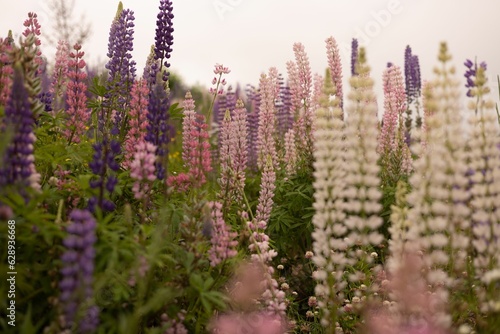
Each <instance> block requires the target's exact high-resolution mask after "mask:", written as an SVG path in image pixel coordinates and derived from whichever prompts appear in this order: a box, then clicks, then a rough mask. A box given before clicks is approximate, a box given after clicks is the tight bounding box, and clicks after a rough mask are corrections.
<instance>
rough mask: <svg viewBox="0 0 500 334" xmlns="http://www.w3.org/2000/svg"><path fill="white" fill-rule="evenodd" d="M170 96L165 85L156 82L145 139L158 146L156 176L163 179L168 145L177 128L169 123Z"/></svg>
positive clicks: (151, 98) (149, 105)
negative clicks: (164, 87)
mask: <svg viewBox="0 0 500 334" xmlns="http://www.w3.org/2000/svg"><path fill="white" fill-rule="evenodd" d="M168 118H169V115H168V96H167V93H166V92H165V89H163V86H162V85H160V84H156V85H155V86H154V87H153V91H152V92H150V93H149V104H148V121H149V123H148V126H147V133H146V136H145V140H146V141H148V142H150V143H151V144H153V145H155V146H156V156H157V157H158V159H157V161H156V163H155V168H156V177H157V178H158V179H159V180H163V179H164V178H165V175H166V161H164V160H166V159H165V157H167V156H168V148H167V145H168V143H169V142H170V140H171V138H172V137H173V136H174V134H175V129H174V128H173V127H172V126H171V125H169V124H168Z"/></svg>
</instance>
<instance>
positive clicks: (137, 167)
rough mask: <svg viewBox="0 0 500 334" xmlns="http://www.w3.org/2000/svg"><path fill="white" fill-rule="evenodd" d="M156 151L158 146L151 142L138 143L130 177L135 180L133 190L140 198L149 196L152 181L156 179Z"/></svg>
mask: <svg viewBox="0 0 500 334" xmlns="http://www.w3.org/2000/svg"><path fill="white" fill-rule="evenodd" d="M155 152H156V147H155V146H154V145H153V144H151V143H148V142H145V141H140V142H138V143H136V152H135V153H134V160H133V161H132V162H131V164H130V177H131V178H132V179H134V180H135V182H134V185H133V186H132V191H133V192H134V197H135V198H136V199H138V200H141V199H147V198H148V197H149V193H150V192H151V188H152V186H151V183H152V182H153V181H154V180H156V175H155V160H156V155H155Z"/></svg>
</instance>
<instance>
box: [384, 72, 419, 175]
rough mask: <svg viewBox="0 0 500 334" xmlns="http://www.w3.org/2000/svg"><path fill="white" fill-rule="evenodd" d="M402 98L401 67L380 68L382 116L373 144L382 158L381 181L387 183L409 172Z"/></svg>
mask: <svg viewBox="0 0 500 334" xmlns="http://www.w3.org/2000/svg"><path fill="white" fill-rule="evenodd" d="M406 101H407V100H406V94H405V88H404V84H403V76H402V74H401V69H400V68H399V67H398V66H395V65H393V66H391V67H389V68H387V69H386V70H385V71H384V116H383V125H382V131H381V133H380V136H379V139H378V147H377V151H378V153H379V154H380V155H381V157H382V173H383V174H382V180H383V181H384V182H387V183H389V184H391V183H392V182H391V180H392V179H394V180H396V181H397V180H398V179H399V178H400V176H401V175H402V174H403V173H409V172H410V171H411V165H412V160H411V153H410V151H409V147H408V145H407V144H406V142H405V140H404V127H403V113H404V112H405V111H406V109H407V104H406ZM394 184H395V183H394Z"/></svg>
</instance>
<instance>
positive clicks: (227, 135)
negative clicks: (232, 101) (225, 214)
mask: <svg viewBox="0 0 500 334" xmlns="http://www.w3.org/2000/svg"><path fill="white" fill-rule="evenodd" d="M233 138H234V128H233V122H231V115H230V113H229V109H227V110H226V114H225V115H224V119H223V120H222V123H221V126H220V138H219V140H220V145H219V161H220V181H219V184H220V189H221V192H220V196H219V197H220V198H221V200H222V201H223V202H224V204H226V203H228V201H229V200H230V198H231V197H232V196H231V195H232V192H233V188H234V182H232V181H233V178H232V174H233V169H232V165H233V164H232V158H233V157H232V156H233V155H234V152H231V151H234V149H233V148H232V146H233V145H231V144H232V140H233Z"/></svg>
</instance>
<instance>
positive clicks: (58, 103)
mask: <svg viewBox="0 0 500 334" xmlns="http://www.w3.org/2000/svg"><path fill="white" fill-rule="evenodd" d="M69 62H70V57H69V45H68V42H66V41H59V43H58V44H57V51H56V63H55V65H54V71H53V74H52V87H51V90H50V92H51V93H52V109H53V110H54V112H58V111H59V110H61V109H63V108H64V95H65V93H66V85H67V83H68V70H69Z"/></svg>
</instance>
